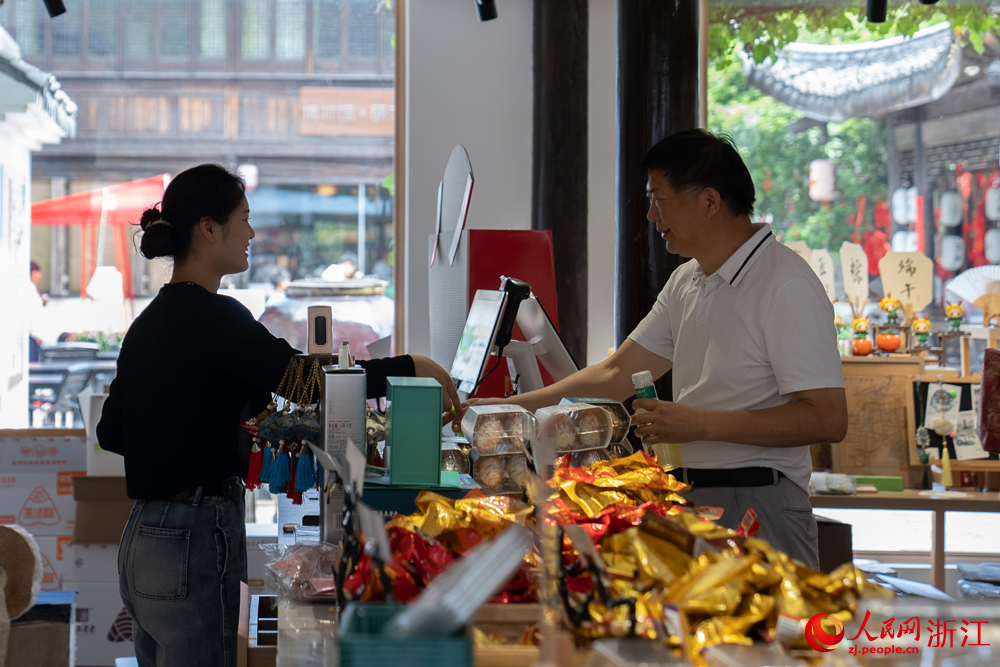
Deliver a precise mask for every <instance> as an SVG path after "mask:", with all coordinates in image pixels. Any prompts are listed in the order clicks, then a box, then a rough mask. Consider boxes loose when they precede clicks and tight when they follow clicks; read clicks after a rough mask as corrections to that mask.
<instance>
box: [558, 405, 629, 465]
mask: <svg viewBox="0 0 1000 667" xmlns="http://www.w3.org/2000/svg"><path fill="white" fill-rule="evenodd" d="M571 403H586V404H588V405H593V406H596V407H599V408H604V409H605V410H607V411H608V412H610V413H611V442H621V441H622V440H624V439H625V438H626V437H627V436H628V430H629V428H630V427H631V426H632V416H631V415H629V413H628V410H626V409H625V406H624V405H622V404H621V403H619V402H618V401H615V400H612V399H610V398H574V397H567V398H564V399H563V400H561V401H560V402H559V405H568V404H571ZM631 453H632V452H629V454H631ZM626 456H627V455H626Z"/></svg>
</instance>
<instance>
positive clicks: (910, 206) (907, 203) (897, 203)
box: [892, 188, 917, 225]
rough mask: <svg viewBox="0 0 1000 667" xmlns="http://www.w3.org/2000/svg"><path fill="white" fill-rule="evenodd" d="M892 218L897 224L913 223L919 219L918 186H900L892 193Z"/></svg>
mask: <svg viewBox="0 0 1000 667" xmlns="http://www.w3.org/2000/svg"><path fill="white" fill-rule="evenodd" d="M892 220H893V222H895V223H896V224H897V225H912V224H913V223H914V222H916V221H917V189H916V188H899V189H898V190H896V191H895V192H893V193H892Z"/></svg>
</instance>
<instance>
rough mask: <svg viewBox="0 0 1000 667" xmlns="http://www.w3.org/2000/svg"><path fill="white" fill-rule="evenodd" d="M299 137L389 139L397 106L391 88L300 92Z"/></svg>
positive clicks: (313, 89)
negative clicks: (300, 135)
mask: <svg viewBox="0 0 1000 667" xmlns="http://www.w3.org/2000/svg"><path fill="white" fill-rule="evenodd" d="M299 103H300V105H301V107H302V118H301V119H300V122H299V134H303V135H310V136H368V137H391V136H393V133H394V131H395V123H396V104H395V91H394V90H393V89H392V88H318V87H304V88H300V89H299Z"/></svg>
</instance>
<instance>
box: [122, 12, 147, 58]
mask: <svg viewBox="0 0 1000 667" xmlns="http://www.w3.org/2000/svg"><path fill="white" fill-rule="evenodd" d="M153 18H154V16H153V0H129V1H128V2H126V3H125V57H126V58H132V59H137V60H138V59H143V60H145V59H149V58H152V57H153Z"/></svg>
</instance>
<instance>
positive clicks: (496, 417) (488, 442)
mask: <svg viewBox="0 0 1000 667" xmlns="http://www.w3.org/2000/svg"><path fill="white" fill-rule="evenodd" d="M462 433H464V434H465V436H466V437H467V438H468V439H469V442H471V443H472V445H473V446H474V447H475V448H476V449H478V450H479V453H480V454H484V455H488V454H506V453H513V452H525V451H528V450H530V449H531V442H532V441H533V440H534V439H535V418H534V417H533V416H532V415H531V413H530V412H528V411H527V410H525V409H524V408H522V407H520V406H518V405H473V406H472V407H470V408H469V409H468V410H466V412H465V417H463V418H462Z"/></svg>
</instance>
